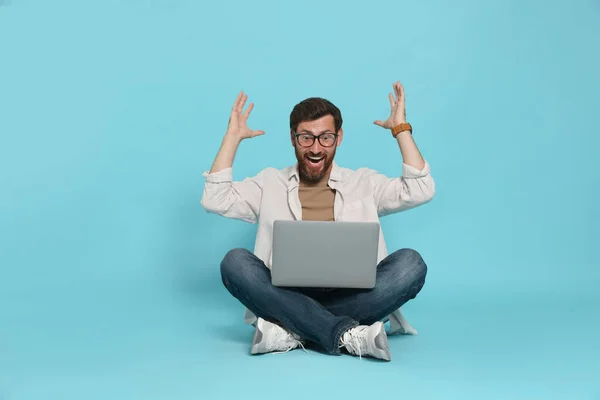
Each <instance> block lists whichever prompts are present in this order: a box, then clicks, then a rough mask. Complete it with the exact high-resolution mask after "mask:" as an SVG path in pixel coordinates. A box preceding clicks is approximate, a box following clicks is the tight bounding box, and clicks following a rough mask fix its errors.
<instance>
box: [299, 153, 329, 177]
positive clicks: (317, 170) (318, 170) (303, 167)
mask: <svg viewBox="0 0 600 400" xmlns="http://www.w3.org/2000/svg"><path fill="white" fill-rule="evenodd" d="M335 152H336V150H334V151H333V153H331V154H327V153H321V154H313V153H311V152H310V151H307V152H302V151H301V150H300V151H299V150H298V149H296V159H297V160H298V172H299V173H300V177H301V178H302V179H304V180H306V181H307V182H311V183H317V182H319V181H321V179H323V178H324V177H325V175H327V174H328V172H329V168H330V167H331V164H332V163H333V157H334V156H335ZM309 156H310V157H311V158H317V157H318V158H321V157H323V159H322V160H321V161H320V162H319V163H313V162H311V161H310V159H309Z"/></svg>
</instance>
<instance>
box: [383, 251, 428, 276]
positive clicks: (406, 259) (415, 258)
mask: <svg viewBox="0 0 600 400" xmlns="http://www.w3.org/2000/svg"><path fill="white" fill-rule="evenodd" d="M392 256H393V261H394V264H396V265H397V266H398V267H399V268H401V269H402V270H404V271H405V272H406V273H409V274H410V275H411V276H412V277H414V279H415V280H425V276H426V275H427V264H426V263H425V260H424V259H423V257H422V256H421V254H420V253H419V252H418V251H416V250H413V249H408V248H406V249H400V250H398V251H396V252H394V253H393V254H392Z"/></svg>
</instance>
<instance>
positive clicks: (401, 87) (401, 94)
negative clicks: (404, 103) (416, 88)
mask: <svg viewBox="0 0 600 400" xmlns="http://www.w3.org/2000/svg"><path fill="white" fill-rule="evenodd" d="M398 91H399V93H400V98H401V99H402V100H404V86H402V84H401V83H398Z"/></svg>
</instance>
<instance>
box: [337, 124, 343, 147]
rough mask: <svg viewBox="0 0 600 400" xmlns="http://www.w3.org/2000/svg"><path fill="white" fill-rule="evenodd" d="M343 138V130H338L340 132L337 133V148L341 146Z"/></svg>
mask: <svg viewBox="0 0 600 400" xmlns="http://www.w3.org/2000/svg"><path fill="white" fill-rule="evenodd" d="M343 138H344V130H343V129H342V128H340V130H339V131H338V138H337V146H339V145H341V144H342V139H343Z"/></svg>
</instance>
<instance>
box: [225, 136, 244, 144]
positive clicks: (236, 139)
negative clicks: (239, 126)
mask: <svg viewBox="0 0 600 400" xmlns="http://www.w3.org/2000/svg"><path fill="white" fill-rule="evenodd" d="M242 140H243V138H242V137H240V136H238V135H235V134H233V133H226V134H225V136H224V137H223V143H224V144H229V145H235V146H237V145H239V144H240V143H241V142H242Z"/></svg>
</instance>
